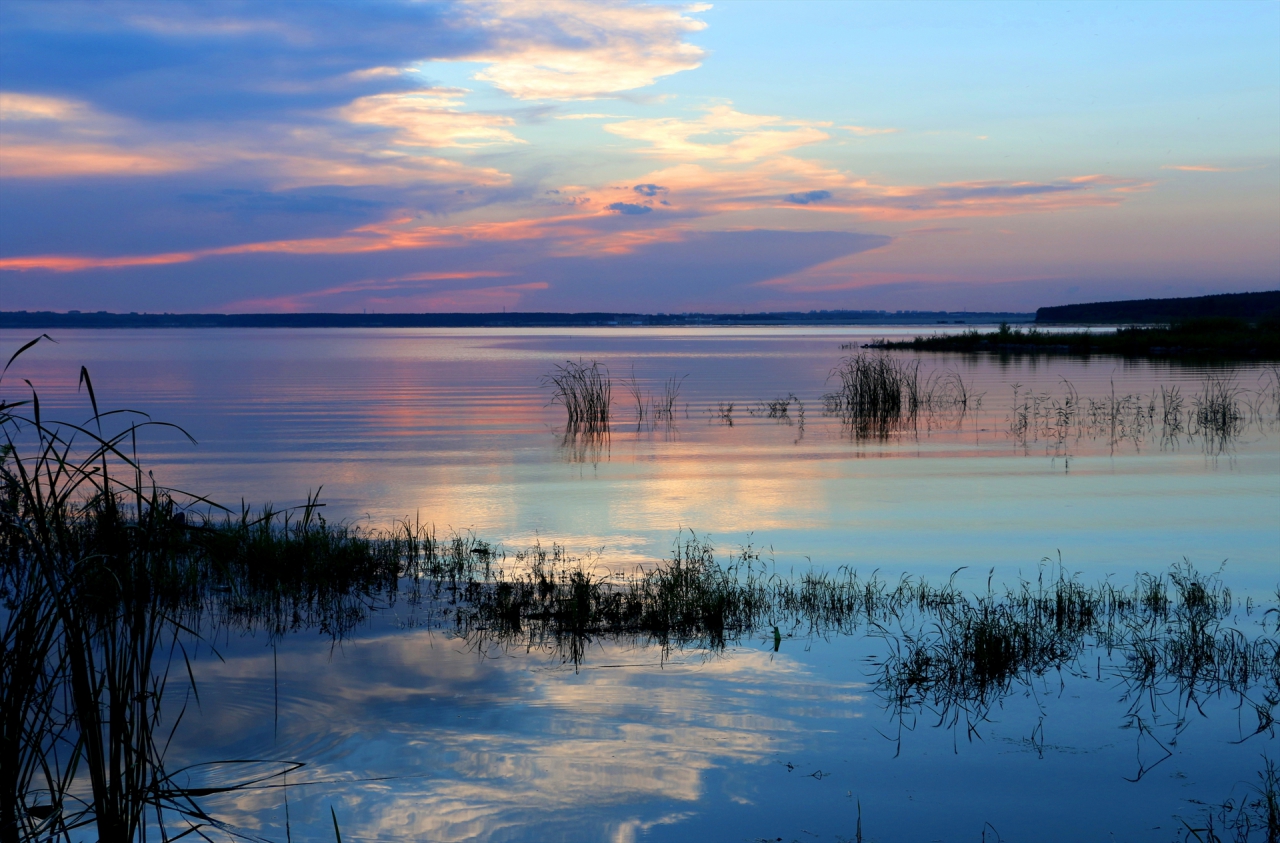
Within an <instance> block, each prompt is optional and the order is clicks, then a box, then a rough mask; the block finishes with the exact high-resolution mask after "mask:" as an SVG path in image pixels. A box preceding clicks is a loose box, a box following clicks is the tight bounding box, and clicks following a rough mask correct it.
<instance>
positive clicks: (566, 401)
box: [542, 360, 613, 430]
mask: <svg viewBox="0 0 1280 843" xmlns="http://www.w3.org/2000/svg"><path fill="white" fill-rule="evenodd" d="M542 385H543V386H544V387H546V388H548V389H550V390H551V402H550V403H552V404H559V405H561V406H562V407H564V409H565V412H566V413H567V414H568V419H567V421H566V426H567V427H568V428H571V429H574V430H604V429H607V428H608V427H609V409H610V405H611V403H612V400H613V382H612V381H611V380H610V378H609V370H608V369H607V368H605V367H604V366H601V365H600V364H599V363H598V362H596V361H594V360H593V361H591V363H589V364H587V363H583V362H582V361H581V360H579V361H578V362H576V363H575V362H573V361H572V360H567V361H565V362H564V363H563V364H560V365H558V366H556V368H555V370H554V371H553V372H551V373H550V374H548V375H546V376H544V377H543V379H542Z"/></svg>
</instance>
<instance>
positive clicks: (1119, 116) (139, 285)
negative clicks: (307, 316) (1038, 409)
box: [0, 0, 1280, 312]
mask: <svg viewBox="0 0 1280 843" xmlns="http://www.w3.org/2000/svg"><path fill="white" fill-rule="evenodd" d="M1277 287H1280V3H1275V2H1240V3H1225V2H1219V3H1205V4H1197V3H1191V4H1178V3H1164V2H1162V3H1153V4H1142V3H1137V4H1126V3H1121V4H1117V3H1078V2H1074V3H1060V4H1031V3H1022V2H1018V3H1011V4H1000V3H935V2H930V3H921V4H912V3H892V4H880V3H828V2H822V3H818V2H815V3H768V2H750V3H744V2H716V3H712V4H665V3H606V2H573V0H540V2H536V3H520V2H486V1H485V0H480V1H479V2H463V3H427V2H364V3H357V2H336V3H325V2H318V0H309V2H305V3H284V2H279V3H269V2H254V3H238V2H232V1H231V0H219V2H208V3H198V2H179V1H178V0H167V2H124V3H99V2H92V3H83V4H82V3H75V2H58V3H50V2H35V3H24V2H19V0H5V2H3V3H0V309H3V310H18V309H27V310H38V309H52V310H67V309H79V310H113V311H152V312H155V311H217V312H264V311H355V312H359V311H361V310H366V309H367V310H369V311H395V312H410V311H496V310H501V309H503V308H507V309H511V310H524V311H529V310H551V311H583V310H626V311H645V312H657V311H663V312H683V311H691V310H711V311H735V312H736V311H740V310H748V311H755V310H808V309H811V308H854V309H862V308H872V309H907V308H916V309H954V310H960V309H970V310H974V309H1013V310H1027V309H1034V308H1035V307H1037V306H1041V305H1051V304H1063V303H1068V302H1074V301H1092V300H1100V299H1116V298H1135V297H1147V296H1168V295H1197V294H1201V293H1210V292H1237V291H1246V290H1263V289H1275V288H1277Z"/></svg>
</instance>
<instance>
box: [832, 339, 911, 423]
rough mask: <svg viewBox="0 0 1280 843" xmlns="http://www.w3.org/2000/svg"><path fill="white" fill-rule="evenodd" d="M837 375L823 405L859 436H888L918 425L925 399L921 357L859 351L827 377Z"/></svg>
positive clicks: (847, 358) (843, 361)
mask: <svg viewBox="0 0 1280 843" xmlns="http://www.w3.org/2000/svg"><path fill="white" fill-rule="evenodd" d="M833 378H834V379H835V380H836V381H837V382H838V386H837V389H836V390H835V391H834V392H829V393H827V394H826V395H824V396H822V402H823V405H824V407H825V409H826V412H827V414H828V415H832V416H836V417H838V418H839V419H840V420H841V422H842V423H843V424H844V425H845V426H846V427H847V428H848V429H849V431H850V432H851V433H852V434H853V436H854V437H855V438H858V439H865V438H872V437H874V438H885V437H887V436H888V435H890V434H891V433H892V432H894V431H895V430H899V429H902V428H907V427H912V426H913V425H914V423H915V420H916V416H917V414H918V413H919V411H920V399H921V383H920V362H919V361H918V360H914V361H911V362H909V363H908V362H903V361H900V360H898V359H897V358H895V357H891V356H889V355H887V354H856V355H853V356H851V357H846V358H845V359H844V360H842V361H841V362H840V364H839V365H837V366H836V367H835V368H834V369H832V371H831V374H830V375H829V376H828V378H827V380H828V381H830V380H831V379H833Z"/></svg>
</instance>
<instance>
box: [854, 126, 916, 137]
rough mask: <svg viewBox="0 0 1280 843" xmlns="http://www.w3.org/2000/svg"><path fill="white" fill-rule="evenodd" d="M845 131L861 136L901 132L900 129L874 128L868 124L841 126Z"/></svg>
mask: <svg viewBox="0 0 1280 843" xmlns="http://www.w3.org/2000/svg"><path fill="white" fill-rule="evenodd" d="M840 128H841V129H844V130H845V131H846V132H853V133H854V134H855V135H861V136H862V137H870V136H871V135H893V134H897V133H898V132H901V131H902V130H901V129H875V128H872V127H870V126H841V127H840Z"/></svg>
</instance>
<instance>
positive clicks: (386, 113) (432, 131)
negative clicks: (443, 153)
mask: <svg viewBox="0 0 1280 843" xmlns="http://www.w3.org/2000/svg"><path fill="white" fill-rule="evenodd" d="M466 93H467V92H466V91H461V90H457V89H452V88H433V89H428V90H421V91H408V92H405V93H390V94H374V95H372V96H367V97H360V98H359V99H357V100H355V101H354V102H352V103H351V104H350V105H347V106H345V107H343V108H341V109H339V111H338V114H339V116H341V117H342V118H343V119H344V120H347V121H350V122H352V123H361V124H368V125H374V126H381V127H383V128H386V129H390V130H392V132H393V133H394V140H393V143H395V144H399V145H401V146H426V147H450V146H452V147H462V148H475V147H480V146H493V145H500V144H511V143H524V141H523V140H521V139H520V138H518V137H516V136H515V135H514V134H512V132H511V128H510V127H512V126H514V125H515V120H513V119H511V118H510V117H506V116H504V115H500V114H482V113H477V112H471V111H463V110H462V109H461V107H460V106H461V105H462V97H463V96H464V95H465V94H466Z"/></svg>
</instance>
